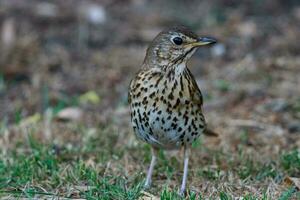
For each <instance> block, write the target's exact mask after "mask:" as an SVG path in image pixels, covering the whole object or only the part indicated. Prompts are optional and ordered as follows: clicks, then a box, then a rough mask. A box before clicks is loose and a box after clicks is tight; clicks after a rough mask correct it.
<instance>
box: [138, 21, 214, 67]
mask: <svg viewBox="0 0 300 200" xmlns="http://www.w3.org/2000/svg"><path fill="white" fill-rule="evenodd" d="M216 42H217V41H216V39H214V38H211V37H198V36H197V35H196V34H195V33H193V32H192V31H190V30H189V29H188V28H186V27H183V26H181V27H173V28H170V29H167V30H165V31H162V32H160V33H159V34H158V35H157V36H156V37H155V38H154V39H153V41H152V43H151V44H150V46H149V48H148V49H147V53H146V57H145V60H144V64H146V65H148V66H150V67H151V66H153V67H154V66H170V65H174V64H181V63H183V62H186V61H187V59H189V58H190V57H191V56H192V55H193V53H194V52H195V51H196V49H197V48H198V47H201V46H205V45H209V44H214V43H216Z"/></svg>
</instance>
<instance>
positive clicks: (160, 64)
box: [128, 27, 216, 194]
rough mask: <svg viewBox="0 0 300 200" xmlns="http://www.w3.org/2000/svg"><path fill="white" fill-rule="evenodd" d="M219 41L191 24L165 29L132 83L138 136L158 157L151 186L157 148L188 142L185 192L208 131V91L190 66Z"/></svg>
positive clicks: (132, 111) (182, 188)
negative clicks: (197, 144)
mask: <svg viewBox="0 0 300 200" xmlns="http://www.w3.org/2000/svg"><path fill="white" fill-rule="evenodd" d="M213 43H216V40H215V39H213V38H210V37H198V36H197V35H196V34H195V33H193V32H192V31H190V30H189V29H188V28H186V27H174V28H171V29H168V30H165V31H162V32H161V33H159V34H158V35H157V36H156V37H155V38H154V40H153V41H152V43H151V44H150V46H149V47H148V49H147V53H146V56H145V59H144V62H143V64H142V67H141V69H140V71H139V72H138V73H137V74H136V76H135V77H134V78H133V80H132V81H131V82H130V88H129V95H128V100H129V104H130V110H131V122H132V126H133V129H134V132H135V134H136V135H137V137H138V138H139V139H141V140H143V141H145V142H147V143H149V144H150V145H152V159H151V164H150V167H149V170H148V173H147V178H146V182H145V187H149V186H150V184H151V176H152V172H153V168H154V165H155V162H156V156H157V149H159V148H163V149H176V148H180V147H181V146H183V147H184V172H183V179H182V185H181V189H180V194H184V192H185V188H186V180H187V173H188V161H189V152H190V148H189V147H190V146H191V144H192V142H193V141H195V140H196V139H197V138H198V137H199V136H200V135H201V134H202V133H204V132H205V130H206V124H205V119H204V116H203V114H202V103H203V99H202V95H201V92H200V90H199V88H198V86H197V83H196V81H195V79H194V77H193V75H192V74H191V72H190V70H189V69H188V68H187V67H186V62H187V60H188V59H189V58H190V57H191V56H192V55H193V53H194V52H195V51H196V49H197V48H198V47H201V46H204V45H208V44H213Z"/></svg>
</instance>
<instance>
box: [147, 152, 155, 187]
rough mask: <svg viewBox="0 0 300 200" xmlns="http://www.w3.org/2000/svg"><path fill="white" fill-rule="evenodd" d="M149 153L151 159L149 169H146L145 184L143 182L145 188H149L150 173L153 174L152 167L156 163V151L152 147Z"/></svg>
mask: <svg viewBox="0 0 300 200" xmlns="http://www.w3.org/2000/svg"><path fill="white" fill-rule="evenodd" d="M151 152H152V158H151V163H150V167H149V169H148V173H147V178H146V182H145V185H144V187H145V188H150V185H151V178H152V172H153V168H154V165H155V163H156V157H157V149H155V148H154V147H152V149H151Z"/></svg>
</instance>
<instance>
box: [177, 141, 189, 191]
mask: <svg viewBox="0 0 300 200" xmlns="http://www.w3.org/2000/svg"><path fill="white" fill-rule="evenodd" d="M189 154H190V149H189V148H188V147H187V146H184V168H183V178H182V184H181V188H180V192H179V194H180V195H181V196H184V193H185V189H186V181H187V174H188V165H189Z"/></svg>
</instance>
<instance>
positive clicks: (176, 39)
mask: <svg viewBox="0 0 300 200" xmlns="http://www.w3.org/2000/svg"><path fill="white" fill-rule="evenodd" d="M173 42H174V44H176V45H181V44H182V42H183V41H182V38H180V37H175V38H173Z"/></svg>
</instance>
